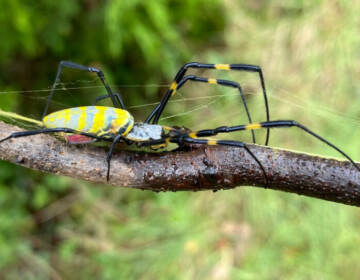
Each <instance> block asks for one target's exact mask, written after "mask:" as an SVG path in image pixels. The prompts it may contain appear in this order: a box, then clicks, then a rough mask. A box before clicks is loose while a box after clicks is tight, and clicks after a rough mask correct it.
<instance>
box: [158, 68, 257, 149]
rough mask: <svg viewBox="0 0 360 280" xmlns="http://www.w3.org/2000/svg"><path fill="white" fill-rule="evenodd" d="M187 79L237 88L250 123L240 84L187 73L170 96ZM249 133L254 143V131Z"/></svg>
mask: <svg viewBox="0 0 360 280" xmlns="http://www.w3.org/2000/svg"><path fill="white" fill-rule="evenodd" d="M187 81H193V82H200V83H208V84H213V85H221V86H224V87H232V88H237V89H238V91H239V93H240V96H241V99H242V102H243V104H244V108H245V112H246V115H247V118H248V120H249V123H252V120H251V116H250V113H249V109H248V106H247V103H246V99H245V96H244V93H243V91H242V88H241V86H240V84H239V83H237V82H233V81H229V80H219V79H211V78H203V77H198V76H194V75H188V76H185V77H184V78H183V79H182V80H181V81H180V82H179V83H178V85H177V87H176V88H175V89H174V91H173V92H172V96H173V95H174V94H175V93H176V91H177V90H179V89H180V88H181V87H182V86H183V85H184V84H185V83H186V82H187ZM161 111H162V110H161ZM159 117H160V115H157V116H155V118H154V122H156V123H157V122H158V118H159ZM251 135H252V140H253V143H256V140H255V133H254V131H251Z"/></svg>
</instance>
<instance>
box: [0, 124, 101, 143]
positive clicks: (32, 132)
mask: <svg viewBox="0 0 360 280" xmlns="http://www.w3.org/2000/svg"><path fill="white" fill-rule="evenodd" d="M57 132H65V133H76V134H80V135H84V136H88V137H91V138H95V139H97V140H104V138H103V137H100V136H96V135H94V134H90V133H85V132H78V131H76V130H74V129H70V128H60V127H57V128H43V129H37V130H27V131H19V132H14V133H12V134H10V135H9V136H8V137H5V138H3V139H0V143H2V142H4V141H7V140H9V139H12V138H19V137H25V136H32V135H37V134H50V133H57Z"/></svg>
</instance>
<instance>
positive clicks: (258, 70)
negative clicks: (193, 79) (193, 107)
mask: <svg viewBox="0 0 360 280" xmlns="http://www.w3.org/2000/svg"><path fill="white" fill-rule="evenodd" d="M190 68H198V69H217V70H237V71H246V72H256V73H258V74H259V78H260V83H261V87H262V91H263V96H264V102H265V111H266V121H269V120H270V112H269V105H268V99H267V94H266V88H265V81H264V75H263V73H262V70H261V68H260V67H259V66H256V65H250V64H207V63H198V62H190V63H187V64H185V65H183V66H182V67H181V68H180V70H179V71H178V73H177V74H176V76H175V79H174V82H173V83H172V84H171V86H170V88H169V89H168V91H167V92H166V94H165V96H164V98H163V99H162V101H161V102H160V103H159V104H158V105H157V106H156V107H155V108H154V110H153V111H152V112H151V113H150V115H149V116H148V117H147V118H146V121H145V122H146V123H150V121H151V120H152V119H153V118H154V116H155V117H156V118H157V120H159V117H160V115H161V113H162V111H163V110H164V107H165V105H166V103H167V102H168V100H169V98H170V97H171V95H172V92H173V90H174V89H176V87H177V84H178V83H179V82H180V81H181V80H182V79H183V77H184V76H185V73H186V71H187V70H188V69H190ZM153 123H157V121H153ZM269 137H270V130H269V129H267V132H266V140H265V145H268V143H269Z"/></svg>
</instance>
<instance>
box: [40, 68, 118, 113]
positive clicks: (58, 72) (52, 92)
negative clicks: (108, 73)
mask: <svg viewBox="0 0 360 280" xmlns="http://www.w3.org/2000/svg"><path fill="white" fill-rule="evenodd" d="M64 67H65V68H72V69H77V70H82V71H88V72H95V73H96V74H97V75H98V77H99V78H100V80H101V82H102V83H103V85H104V87H105V89H106V91H107V93H108V96H109V97H110V98H111V101H112V103H113V104H114V107H120V108H122V109H125V106H124V102H123V101H122V99H121V97H120V95H119V97H120V98H119V99H116V97H115V95H114V94H113V92H112V90H111V88H110V86H109V84H108V83H107V82H106V80H105V76H104V73H103V72H102V71H101V70H100V69H98V68H95V67H88V66H84V65H81V64H77V63H74V62H71V61H60V63H59V66H58V70H57V73H56V77H55V81H54V84H53V86H52V88H51V91H50V95H49V97H48V99H47V102H46V105H45V109H44V113H43V118H44V117H45V116H46V115H47V112H48V110H49V106H50V102H51V99H52V97H53V95H54V90H55V88H56V85H57V84H58V82H59V80H60V75H61V72H62V70H63V68H64Z"/></svg>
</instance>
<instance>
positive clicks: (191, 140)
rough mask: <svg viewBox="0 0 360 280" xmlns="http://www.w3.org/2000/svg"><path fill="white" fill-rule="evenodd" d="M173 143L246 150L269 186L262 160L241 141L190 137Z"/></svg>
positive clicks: (173, 140)
mask: <svg viewBox="0 0 360 280" xmlns="http://www.w3.org/2000/svg"><path fill="white" fill-rule="evenodd" d="M170 141H171V142H174V143H178V144H181V143H184V142H185V143H191V144H204V145H214V146H232V147H238V148H244V149H245V150H246V151H247V152H248V153H249V154H250V156H251V157H252V158H253V159H254V160H255V161H256V163H257V164H258V165H259V167H260V168H261V171H262V172H263V174H264V178H265V187H268V186H269V179H268V177H267V175H266V171H265V168H264V166H263V165H262V164H261V162H260V160H259V159H258V158H257V157H256V156H255V155H254V154H253V152H251V150H250V149H249V147H247V146H246V144H245V143H243V142H240V141H231V140H210V139H198V138H193V137H191V136H190V135H189V136H188V137H181V138H175V139H171V140H170Z"/></svg>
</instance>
